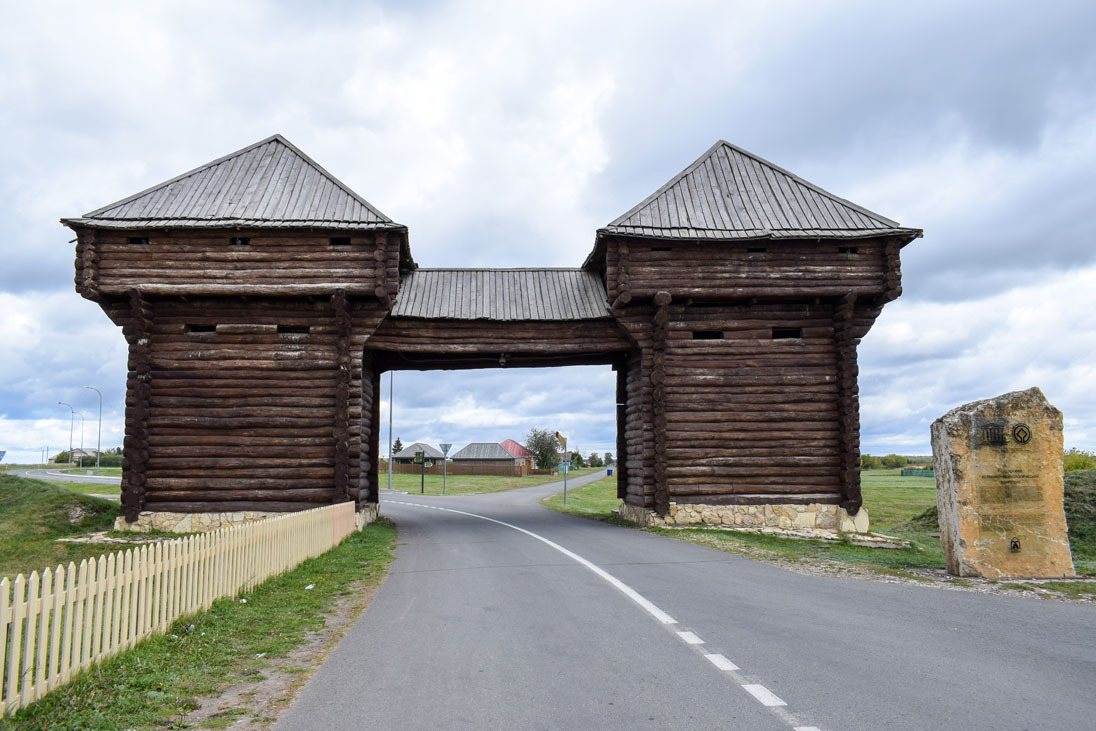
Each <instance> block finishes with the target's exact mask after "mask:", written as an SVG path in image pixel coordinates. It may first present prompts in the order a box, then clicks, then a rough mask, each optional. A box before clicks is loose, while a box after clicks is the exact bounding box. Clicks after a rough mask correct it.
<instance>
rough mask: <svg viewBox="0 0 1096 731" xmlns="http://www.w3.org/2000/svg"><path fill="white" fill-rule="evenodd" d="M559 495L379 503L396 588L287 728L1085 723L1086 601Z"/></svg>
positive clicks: (1089, 628) (302, 700)
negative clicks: (390, 539) (674, 534)
mask: <svg viewBox="0 0 1096 731" xmlns="http://www.w3.org/2000/svg"><path fill="white" fill-rule="evenodd" d="M594 477H596V476H594ZM587 479H593V478H587ZM581 481H582V480H575V481H574V482H581ZM558 489H559V486H558V484H554V485H545V486H539V487H533V488H527V489H524V490H519V491H513V492H509V493H495V494H487V495H476V496H466V497H448V498H441V497H435V498H429V497H427V498H423V497H419V496H417V495H413V494H412V495H402V494H395V493H388V492H385V493H384V494H383V496H382V509H383V512H384V513H385V514H386V515H388V516H390V517H392V518H393V519H394V520H395V521H396V522H397V524H398V525H399V529H400V534H399V535H400V545H399V547H398V549H397V552H396V560H395V562H394V563H393V564H392V571H391V574H390V575H389V577H388V579H387V580H386V581H385V583H384V584H383V586H382V587H381V589H380V591H379V592H378V594H377V596H376V598H375V599H374V601H373V603H372V605H371V606H370V607H369V609H368V610H367V611H366V612H365V613H364V614H363V615H362V617H361V618H360V619H359V620H358V622H357V623H356V624H355V625H354V626H353V627H352V629H351V630H350V631H349V632H348V633H347V635H346V636H345V637H344V638H343V639H342V641H341V642H340V643H339V645H338V646H337V647H336V648H335V650H334V651H333V652H332V654H331V655H330V657H329V658H328V660H327V662H326V663H325V664H324V665H323V666H322V667H321V668H320V669H319V671H318V672H317V673H316V675H315V676H314V677H313V678H312V679H311V680H310V681H309V683H308V684H307V685H306V686H305V688H304V689H303V690H302V691H301V693H300V695H299V696H298V698H297V700H296V702H295V703H294V704H293V706H291V707H290V708H289V709H288V710H287V711H286V712H285V713H284V714H283V716H282V718H281V720H280V722H279V723H278V725H277V727H276V728H278V729H282V730H283V731H284V730H296V729H366V728H368V729H637V728H640V729H796V728H798V729H813V728H817V729H824V730H831V731H833V730H836V729H873V730H875V729H917V730H918V731H923V730H924V729H963V731H974V730H975V729H1088V728H1093V727H1094V721H1093V719H1096V698H1094V693H1093V689H1094V688H1096V608H1094V607H1092V606H1091V605H1079V604H1070V603H1063V602H1049V601H1045V600H1041V599H1026V598H1013V597H1001V596H990V595H983V594H979V593H974V592H964V591H954V590H946V589H937V588H931V587H922V586H908V585H896V584H884V583H878V582H870V581H856V580H849V579H838V578H828V577H815V576H805V575H801V574H795V573H791V572H788V571H785V570H783V569H780V568H776V567H773V566H769V565H766V564H762V563H757V562H754V561H750V560H748V559H745V558H741V557H738V556H734V555H731V554H726V553H723V552H720V551H715V550H712V549H707V548H703V547H700V546H695V545H692V544H687V543H683V542H680V541H675V540H673V539H669V538H663V537H661V536H656V535H652V534H648V533H643V532H640V531H636V530H631V529H628V528H619V527H615V526H611V525H607V524H604V523H598V522H595V521H589V520H584V519H581V518H572V517H569V516H565V515H560V514H558V513H555V512H552V511H549V510H547V509H545V508H543V507H541V506H539V505H538V504H537V501H538V500H539V499H540V498H541V497H543V496H544V495H547V494H551V493H552V492H555V491H558ZM423 506H431V507H423ZM438 508H446V509H447V510H439V509H438ZM452 511H464V513H472V514H475V515H478V516H484V517H488V518H491V519H493V520H495V521H502V522H503V523H507V524H509V525H503V524H501V523H499V522H491V521H489V520H484V519H482V518H479V517H473V515H468V514H464V513H462V512H452ZM516 528H520V529H523V530H524V531H528V532H522V530H517V529H516ZM531 534H535V535H531ZM545 541H550V542H552V543H553V544H554V545H550V544H549V543H547V542H545ZM561 549H562V551H567V552H570V555H568V553H565V552H562V551H561ZM579 558H580V559H583V560H585V561H586V562H588V563H587V564H583V563H580V562H579V560H576V559H579ZM599 571H600V572H601V573H598V572H599ZM610 580H616V581H617V582H619V584H613V583H611V581H610ZM629 591H630V592H632V594H631V595H629V594H628V593H627V592H629ZM644 603H646V604H644ZM668 621H669V622H673V623H668ZM680 633H692V636H689V635H688V634H684V635H683V634H680ZM690 643H692V644H690ZM698 643H699V644H698ZM708 656H713V657H711V658H709V657H708ZM766 703H768V704H770V705H766ZM774 703H783V704H784V705H771V704H774Z"/></svg>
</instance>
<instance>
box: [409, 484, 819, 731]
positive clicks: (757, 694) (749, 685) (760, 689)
mask: <svg viewBox="0 0 1096 731" xmlns="http://www.w3.org/2000/svg"><path fill="white" fill-rule="evenodd" d="M600 482H603V480H602V481H599V483H600ZM599 483H594V484H599ZM391 502H393V503H396V504H397V505H406V506H409V507H413V508H426V509H427V510H440V511H442V512H445V513H456V514H457V515H465V516H468V517H470V518H478V519H479V520H486V521H487V522H489V523H495V524H497V525H501V526H504V527H506V528H510V529H512V530H516V531H517V532H519V533H524V534H525V535H527V536H529V537H530V538H533V539H535V540H538V541H540V542H541V543H543V544H545V545H547V546H549V547H551V548H553V549H554V550H556V551H559V552H560V553H562V554H563V555H564V556H567V557H568V558H570V559H571V560H573V561H575V562H576V563H578V564H580V565H582V566H584V567H585V568H587V569H589V570H590V571H591V572H593V573H594V574H596V575H597V576H598V577H600V578H601V579H603V580H604V581H605V582H606V583H608V584H609V585H610V586H612V587H613V588H615V589H617V590H618V591H620V592H621V593H622V594H624V595H625V596H626V597H628V598H629V599H631V600H632V601H633V602H635V603H636V604H637V605H639V607H640V608H641V609H643V610H644V611H645V612H647V614H649V615H650V616H651V617H652V618H653V619H654V620H655V621H657V622H658V623H659V624H660V625H662V626H663V627H666V628H668V629H670V630H671V631H673V633H674V635H675V636H676V637H677V638H678V640H680V641H681V642H682V643H683V644H684V645H685V646H686V647H689V648H690V649H692V650H694V651H696V652H698V653H699V654H701V655H702V656H703V657H704V658H706V659H707V660H708V661H709V662H710V663H711V664H712V665H714V666H715V667H716V668H717V669H719V670H720V671H722V672H723V674H724V675H726V676H727V677H729V678H731V680H733V681H734V682H735V684H737V685H738V686H739V687H740V688H742V689H743V690H745V691H746V692H747V693H749V694H750V695H751V696H753V697H754V699H755V700H757V701H758V702H759V703H761V705H763V706H765V707H766V708H768V709H769V710H770V711H772V712H773V713H774V714H775V715H776V716H777V717H778V718H780V719H781V720H782V721H784V722H785V723H786V724H788V726H791V727H792V728H793V730H795V729H810V728H814V727H813V726H799V725H798V724H799V721H798V719H796V717H795V716H793V715H792V714H791V713H790V712H789V711H788V710H787V708H786V706H787V705H788V704H787V703H785V702H784V701H783V700H781V699H780V698H778V697H777V696H776V694H774V693H773V692H772V691H770V690H769V689H768V688H766V687H765V686H764V685H761V684H760V683H756V682H751V679H750V678H748V677H747V676H746V675H743V674H742V673H740V672H739V671H740V670H741V668H739V667H738V666H737V665H735V664H734V663H733V662H731V661H730V660H728V659H727V658H726V657H724V656H723V655H714V654H709V653H706V652H704V651H702V650H700V647H699V646H701V645H704V640H702V639H700V637H699V636H697V635H696V633H694V632H691V631H689V630H679V629H675V628H673V627H672V625H676V624H677V620H676V619H674V618H673V617H671V616H670V615H669V614H667V613H666V612H664V611H663V610H662V609H659V608H658V607H657V606H655V604H654V603H653V602H651V601H650V600H649V599H647V598H646V597H644V596H643V595H642V594H640V593H639V592H637V591H636V590H635V589H633V588H632V587H630V586H628V585H627V584H625V583H624V582H623V581H621V580H620V579H618V578H616V577H615V576H613V575H612V574H610V573H609V572H608V571H606V570H605V569H603V568H601V567H600V566H598V565H597V564H595V563H593V562H592V561H589V560H587V559H585V558H583V557H582V556H580V555H578V554H577V553H575V552H574V551H571V550H570V549H567V548H564V547H563V546H561V545H560V544H558V543H556V542H555V541H552V540H549V539H548V538H545V537H544V536H542V535H539V534H537V533H534V532H532V531H530V530H526V529H525V528H522V527H520V526H517V525H514V524H512V523H507V522H505V521H502V520H497V519H495V518H489V517H488V516H486V515H480V514H478V513H469V512H466V511H464V510H454V509H452V508H442V507H439V506H437V505H424V504H422V503H410V502H403V501H398V500H393V501H391Z"/></svg>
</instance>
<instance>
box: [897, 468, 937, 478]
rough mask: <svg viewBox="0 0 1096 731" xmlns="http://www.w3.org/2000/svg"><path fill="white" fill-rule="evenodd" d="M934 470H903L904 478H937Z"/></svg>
mask: <svg viewBox="0 0 1096 731" xmlns="http://www.w3.org/2000/svg"><path fill="white" fill-rule="evenodd" d="M935 476H936V473H935V472H933V471H932V470H902V477H935Z"/></svg>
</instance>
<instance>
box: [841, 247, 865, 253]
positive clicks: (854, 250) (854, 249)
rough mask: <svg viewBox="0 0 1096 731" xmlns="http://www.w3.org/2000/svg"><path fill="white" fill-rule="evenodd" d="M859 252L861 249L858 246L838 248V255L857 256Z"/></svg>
mask: <svg viewBox="0 0 1096 731" xmlns="http://www.w3.org/2000/svg"><path fill="white" fill-rule="evenodd" d="M859 251H860V248H859V247H857V246H838V247H837V253H838V254H856V253H857V252H859Z"/></svg>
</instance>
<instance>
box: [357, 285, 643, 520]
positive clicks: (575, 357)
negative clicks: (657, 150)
mask: <svg viewBox="0 0 1096 731" xmlns="http://www.w3.org/2000/svg"><path fill="white" fill-rule="evenodd" d="M638 355H639V349H638V347H637V346H636V343H635V342H634V341H633V340H632V338H631V337H630V336H629V335H628V333H627V331H625V330H624V329H623V328H621V327H620V326H619V325H618V324H617V322H616V320H615V319H614V318H613V317H612V316H611V315H610V313H609V310H608V307H607V305H606V302H605V290H604V286H603V285H602V284H601V282H600V280H598V279H597V277H596V276H594V275H592V274H591V273H589V272H586V271H584V270H581V269H547V270H534V269H517V270H490V269H419V270H416V271H414V272H410V273H408V274H406V275H405V276H404V277H403V279H402V281H401V295H400V297H399V298H398V301H397V303H396V305H395V307H394V308H393V312H392V313H391V314H390V315H389V316H388V317H386V318H385V319H384V320H383V321H382V322H381V323H380V324H379V325H378V327H377V329H376V330H375V331H374V332H373V333H372V334H371V335H370V337H369V339H368V340H367V341H366V343H365V349H364V354H363V360H362V367H363V379H362V383H363V387H365V388H369V389H371V390H372V392H371V394H370V396H369V397H368V398H363V402H365V401H369V402H371V403H372V406H373V408H372V411H371V413H370V414H368V415H365V414H363V418H366V419H368V423H363V424H362V427H361V431H362V433H363V434H366V433H368V434H369V435H370V443H369V444H368V446H367V447H366V448H367V449H368V452H369V453H368V454H367V455H363V458H362V463H363V464H368V465H369V472H368V473H365V472H363V474H362V482H363V487H365V488H366V489H365V490H363V491H362V492H360V493H359V499H360V500H364V501H366V502H369V503H375V502H378V500H379V493H378V490H379V485H380V480H379V479H378V474H377V465H378V458H377V457H378V438H379V433H380V423H379V419H380V398H378V397H377V396H378V395H379V394H378V391H377V389H379V386H380V376H381V374H382V373H384V372H385V371H389V370H392V371H399V370H419V371H421V370H466V369H479V368H548V367H557V366H569V365H611V366H613V369H614V370H615V371H616V372H617V373H618V382H620V383H621V384H622V383H623V378H624V376H625V374H626V373H627V369H628V364H629V363H630V362H631V361H633V360H635V359H636V358H638ZM364 374H368V378H369V385H368V386H367V385H366V378H365V376H364ZM622 396H624V397H626V394H625V393H624V389H623V387H622V385H618V388H617V404H618V406H617V421H618V423H617V455H618V465H619V466H618V470H619V472H618V474H619V475H620V476H621V477H620V478H619V480H618V481H619V484H621V485H622V486H624V485H626V484H627V479H626V475H627V467H626V460H625V458H624V453H625V452H624V450H625V449H626V444H627V424H626V421H625V414H626V403H625V400H624V399H623V398H622Z"/></svg>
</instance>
